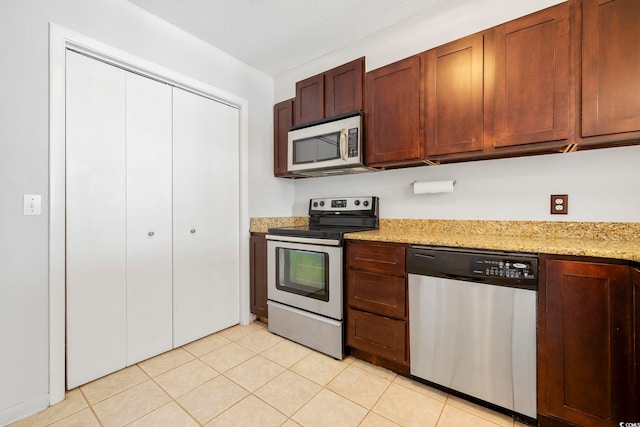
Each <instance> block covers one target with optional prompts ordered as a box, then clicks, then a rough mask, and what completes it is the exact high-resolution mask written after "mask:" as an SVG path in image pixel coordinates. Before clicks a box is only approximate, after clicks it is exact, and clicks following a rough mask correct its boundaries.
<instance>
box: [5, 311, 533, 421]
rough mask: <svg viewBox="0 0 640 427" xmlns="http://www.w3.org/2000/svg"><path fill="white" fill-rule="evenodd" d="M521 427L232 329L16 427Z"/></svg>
mask: <svg viewBox="0 0 640 427" xmlns="http://www.w3.org/2000/svg"><path fill="white" fill-rule="evenodd" d="M125 425H126V426H136V427H142V426H153V427H156V426H171V427H181V426H198V425H205V426H234V427H235V426H251V427H254V426H260V427H269V426H287V427H292V426H307V427H320V426H330V427H339V426H366V427H377V426H407V427H408V426H420V427H431V426H438V427H447V426H457V427H460V426H479V427H485V426H486V427H495V426H505V427H506V426H509V427H521V426H522V427H524V425H521V424H520V423H517V422H515V423H514V421H513V420H512V419H511V418H510V417H508V416H506V415H503V414H499V413H496V412H493V411H490V410H488V409H485V408H483V407H480V406H478V405H475V404H472V403H469V402H466V401H464V400H462V399H458V398H456V397H453V396H449V395H447V394H446V393H443V392H442V391H439V390H435V389H433V388H430V387H427V386H425V385H423V384H420V383H417V382H415V381H412V380H410V379H408V378H404V377H402V376H398V375H396V374H394V373H393V372H391V371H388V370H386V369H382V368H379V367H377V366H374V365H371V364H369V363H367V362H363V361H361V360H358V359H354V358H353V357H347V358H346V359H344V360H342V361H337V360H335V359H332V358H330V357H328V356H325V355H323V354H320V353H317V352H315V351H313V350H310V349H308V348H306V347H303V346H301V345H298V344H296V343H293V342H291V341H288V340H285V339H283V338H281V337H279V336H277V335H273V334H271V333H270V332H269V331H268V330H267V329H266V326H265V325H264V324H262V323H260V322H255V323H252V324H251V325H248V326H239V325H238V326H234V327H232V328H229V329H226V330H224V331H221V332H218V333H217V334H213V335H210V336H208V337H205V338H203V339H201V340H198V341H195V342H193V343H190V344H187V345H185V346H184V347H181V348H178V349H176V350H173V351H170V352H167V353H164V354H161V355H159V356H157V357H154V358H152V359H149V360H146V361H144V362H141V363H139V364H137V365H134V366H130V367H128V368H126V369H123V370H121V371H118V372H115V373H113V374H111V375H109V376H106V377H104V378H101V379H98V380H96V381H94V382H91V383H89V384H86V385H84V386H82V387H79V388H77V389H75V390H71V391H70V392H68V393H67V395H66V397H65V400H64V401H62V402H60V403H58V404H57V405H54V406H52V407H50V408H48V409H46V410H44V411H42V412H40V413H38V414H35V415H33V416H31V417H29V418H26V419H24V420H21V421H18V422H17V423H15V424H13V425H12V426H55V427H62V426H82V427H85V426H125Z"/></svg>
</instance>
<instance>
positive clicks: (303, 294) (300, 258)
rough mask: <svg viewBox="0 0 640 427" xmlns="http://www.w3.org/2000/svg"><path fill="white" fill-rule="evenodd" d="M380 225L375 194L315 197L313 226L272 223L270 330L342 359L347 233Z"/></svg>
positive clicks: (269, 242)
mask: <svg viewBox="0 0 640 427" xmlns="http://www.w3.org/2000/svg"><path fill="white" fill-rule="evenodd" d="M377 228H378V198H377V197H374V196H366V197H336V198H324V199H311V200H310V201H309V225H305V226H293V227H280V228H270V229H269V233H268V234H267V271H268V279H267V293H268V309H269V330H270V331H271V332H273V333H275V334H278V335H281V336H283V337H285V338H288V339H290V340H292V341H296V342H298V343H300V344H303V345H305V346H307V347H311V348H313V349H315V350H318V351H320V352H322V353H325V354H327V355H329V356H332V357H334V358H336V359H342V357H343V355H344V338H343V336H344V332H343V329H344V328H343V320H344V314H343V301H344V298H343V294H344V289H343V281H344V279H343V278H344V269H343V260H344V244H343V235H344V234H345V233H349V232H354V231H363V230H372V229H377Z"/></svg>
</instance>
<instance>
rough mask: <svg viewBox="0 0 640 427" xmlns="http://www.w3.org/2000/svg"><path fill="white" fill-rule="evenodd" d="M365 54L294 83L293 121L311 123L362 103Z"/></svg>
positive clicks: (347, 110)
mask: <svg viewBox="0 0 640 427" xmlns="http://www.w3.org/2000/svg"><path fill="white" fill-rule="evenodd" d="M363 85H364V58H359V59H356V60H353V61H351V62H348V63H346V64H344V65H341V66H339V67H335V68H332V69H331V70H329V71H326V72H324V73H321V74H318V75H315V76H313V77H309V78H308V79H305V80H302V81H299V82H297V83H296V103H295V105H296V108H295V121H296V124H298V125H300V124H305V123H311V122H314V121H317V120H322V119H324V118H331V117H333V116H337V115H340V114H345V113H351V112H355V111H361V110H362V107H363V97H362V94H363Z"/></svg>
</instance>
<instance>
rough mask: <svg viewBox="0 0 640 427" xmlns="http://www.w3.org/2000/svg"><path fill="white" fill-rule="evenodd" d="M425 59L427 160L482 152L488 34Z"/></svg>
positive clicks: (448, 46) (446, 47) (435, 51)
mask: <svg viewBox="0 0 640 427" xmlns="http://www.w3.org/2000/svg"><path fill="white" fill-rule="evenodd" d="M425 57H426V61H425V64H426V87H425V90H426V116H427V117H426V127H425V139H426V142H427V157H429V158H433V157H434V156H438V155H442V154H454V153H465V152H470V151H481V150H482V149H483V141H484V134H483V132H484V124H483V121H484V116H483V111H484V109H483V104H484V97H483V93H484V92H483V88H484V82H483V77H484V69H483V68H484V34H482V33H481V34H475V35H472V36H469V37H465V38H463V39H460V40H457V41H454V42H452V43H449V44H446V45H444V46H440V47H437V48H435V49H431V50H429V51H427V52H426V53H425Z"/></svg>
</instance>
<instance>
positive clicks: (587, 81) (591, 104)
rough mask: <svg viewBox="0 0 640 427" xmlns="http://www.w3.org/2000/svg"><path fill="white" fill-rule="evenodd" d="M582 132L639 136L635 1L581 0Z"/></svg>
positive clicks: (639, 17) (638, 6) (639, 28)
mask: <svg viewBox="0 0 640 427" xmlns="http://www.w3.org/2000/svg"><path fill="white" fill-rule="evenodd" d="M582 4H583V14H582V16H583V30H582V136H583V137H588V136H596V135H611V134H619V135H617V136H616V137H615V139H616V140H618V139H620V140H622V139H634V138H638V137H639V136H640V132H639V131H640V96H638V90H639V87H640V74H639V73H638V70H640V49H638V40H640V25H638V22H640V2H638V1H637V0H606V1H605V0H584V1H583V3H582Z"/></svg>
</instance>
